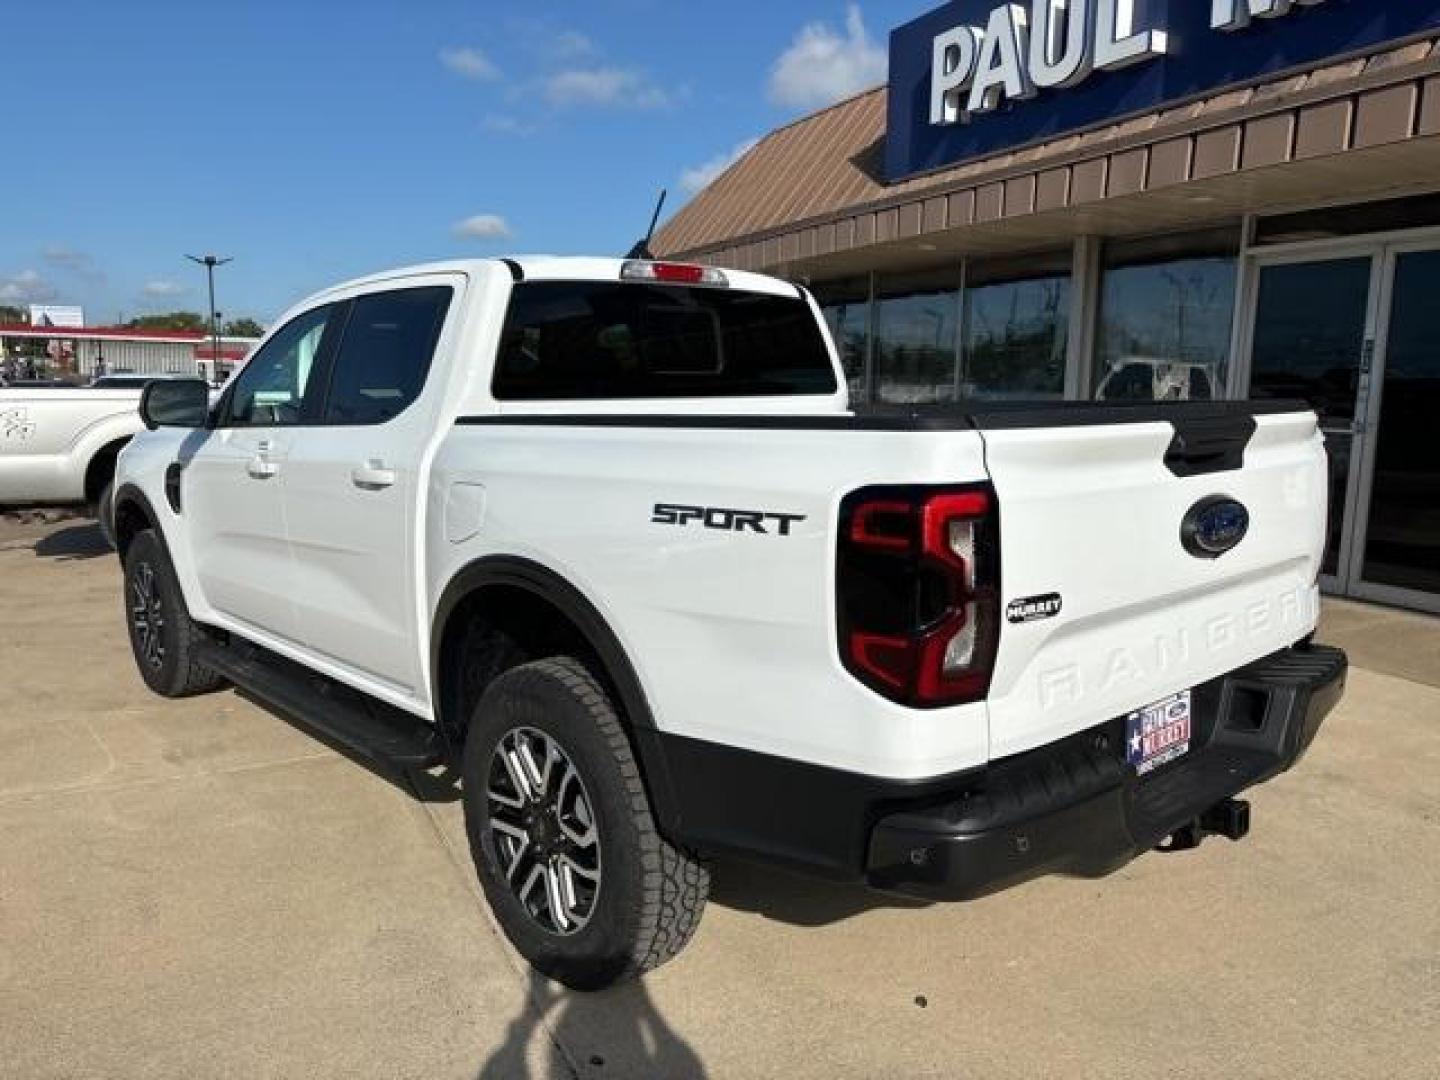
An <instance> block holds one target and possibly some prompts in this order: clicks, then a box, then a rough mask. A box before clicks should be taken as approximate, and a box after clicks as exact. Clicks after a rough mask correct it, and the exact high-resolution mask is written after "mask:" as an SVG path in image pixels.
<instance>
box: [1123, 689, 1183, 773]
mask: <svg viewBox="0 0 1440 1080" xmlns="http://www.w3.org/2000/svg"><path fill="white" fill-rule="evenodd" d="M1189 751H1190V691H1189V690H1182V691H1180V693H1178V694H1172V695H1171V696H1170V697H1167V698H1164V699H1162V700H1160V701H1157V702H1155V703H1154V704H1153V705H1146V706H1145V707H1144V708H1141V709H1136V710H1135V711H1134V712H1132V713H1131V714H1130V715H1129V716H1127V717H1126V718H1125V760H1127V761H1128V762H1129V763H1130V764H1131V765H1133V766H1135V772H1136V773H1137V774H1138V775H1140V776H1144V775H1145V774H1146V773H1148V772H1151V771H1152V770H1154V769H1158V768H1159V767H1160V766H1161V765H1166V764H1169V763H1170V762H1172V761H1174V760H1175V759H1176V758H1179V757H1183V756H1185V754H1187V753H1189Z"/></svg>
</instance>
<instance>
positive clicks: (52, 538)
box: [35, 521, 115, 562]
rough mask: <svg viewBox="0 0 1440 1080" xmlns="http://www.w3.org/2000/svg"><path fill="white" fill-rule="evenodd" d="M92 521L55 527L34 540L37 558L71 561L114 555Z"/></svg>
mask: <svg viewBox="0 0 1440 1080" xmlns="http://www.w3.org/2000/svg"><path fill="white" fill-rule="evenodd" d="M114 554H115V549H114V548H112V547H111V546H110V544H109V543H108V542H107V541H106V539H105V537H104V536H103V535H102V534H101V532H100V526H99V524H98V523H96V522H94V521H86V522H81V523H77V524H75V525H69V526H66V527H65V528H63V529H57V530H56V531H55V532H52V533H47V534H46V535H44V536H42V537H40V539H39V540H37V541H35V557H36V558H37V559H54V560H55V561H56V562H71V561H73V560H76V559H98V558H101V557H102V556H108V555H114Z"/></svg>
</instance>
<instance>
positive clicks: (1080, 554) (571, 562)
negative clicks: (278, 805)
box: [114, 258, 1346, 988]
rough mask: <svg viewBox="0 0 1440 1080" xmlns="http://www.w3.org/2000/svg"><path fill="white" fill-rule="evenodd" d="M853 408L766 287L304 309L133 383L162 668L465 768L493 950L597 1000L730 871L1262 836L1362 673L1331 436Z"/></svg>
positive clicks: (666, 282)
mask: <svg viewBox="0 0 1440 1080" xmlns="http://www.w3.org/2000/svg"><path fill="white" fill-rule="evenodd" d="M844 386H845V382H844V379H843V377H842V373H841V369H840V366H839V363H838V361H837V357H836V354H835V350H834V348H833V345H832V344H831V342H830V340H829V338H828V336H827V335H826V333H825V330H824V325H823V322H822V320H821V317H820V313H819V310H818V309H817V307H816V305H815V302H814V301H813V300H812V299H811V298H810V296H809V295H808V294H807V293H806V292H805V291H804V290H803V289H801V288H798V287H797V286H795V285H793V284H788V283H786V282H783V281H778V280H774V279H771V278H766V277H760V276H756V275H752V274H746V273H739V272H733V271H729V270H724V271H720V270H714V269H708V268H700V267H694V266H686V265H675V264H666V263H656V262H648V261H625V262H621V261H617V260H607V259H556V258H536V259H524V260H493V261H467V262H455V263H444V264H439V265H433V266H427V267H421V268H417V269H411V270H402V271H396V272H393V273H389V274H383V275H379V276H376V277H371V278H367V279H364V280H361V281H355V282H351V283H349V284H346V285H342V286H339V287H337V288H335V289H332V290H330V291H328V292H324V293H321V294H319V295H317V296H314V297H312V298H310V299H309V300H306V301H305V302H304V303H302V304H300V305H299V306H297V307H296V308H294V309H293V310H292V311H291V312H289V313H288V314H287V315H286V316H285V317H284V318H283V319H281V320H279V321H278V322H277V323H276V329H275V330H273V331H272V332H271V333H270V335H269V336H268V337H267V338H266V340H265V341H264V342H263V343H262V344H261V345H260V347H259V349H258V351H257V352H256V353H255V354H254V357H253V359H252V360H251V361H250V363H249V365H248V366H247V367H246V369H245V370H244V371H243V372H242V373H241V374H240V375H238V376H237V377H236V378H235V379H234V380H233V381H232V382H231V384H230V385H229V387H228V388H227V390H226V391H225V393H224V394H223V395H222V396H221V398H220V400H219V401H218V403H216V404H214V405H213V406H212V405H211V404H210V402H209V400H208V398H207V395H206V393H205V388H204V386H203V384H200V383H194V384H186V383H168V384H157V385H154V386H152V387H150V388H149V389H147V391H146V397H145V400H144V402H143V404H142V410H141V411H142V414H143V415H144V417H145V419H146V422H147V424H148V425H149V426H150V427H152V428H153V429H154V430H153V432H151V433H146V434H142V435H141V436H139V437H138V438H136V439H135V440H134V442H132V443H131V444H130V446H129V447H127V448H126V450H125V452H124V453H123V454H122V455H121V459H120V468H119V472H118V476H117V485H116V497H115V506H114V527H115V530H116V537H117V545H118V548H119V552H120V557H121V559H122V560H123V562H124V567H125V597H126V607H125V611H126V619H127V622H128V624H129V628H130V636H131V641H132V644H133V647H134V653H135V658H136V661H137V663H138V665H139V668H140V671H141V674H142V675H143V677H144V679H145V681H146V682H147V683H148V684H149V685H150V686H151V687H152V688H153V689H154V690H156V691H157V692H159V693H161V694H166V695H181V694H188V693H194V692H199V691H202V690H208V689H212V688H215V687H218V686H220V685H222V683H223V682H225V681H231V682H235V683H238V684H241V685H243V686H245V687H246V688H247V689H248V690H249V691H250V692H251V693H253V694H256V695H259V696H260V697H262V698H265V699H268V700H269V701H270V702H272V703H273V704H274V705H276V706H277V707H279V708H280V709H282V710H284V711H286V712H288V713H290V714H292V715H294V716H296V717H298V718H299V719H300V720H301V721H302V722H303V723H306V724H308V725H310V726H312V727H313V728H316V729H319V730H320V731H322V732H324V733H326V734H327V735H328V736H329V737H331V738H332V739H336V740H340V741H342V742H343V743H345V744H348V745H349V746H351V747H353V748H355V749H356V750H357V751H359V752H360V753H363V754H367V755H370V756H372V757H373V758H375V759H377V760H381V761H388V762H391V763H395V764H398V765H401V766H407V767H412V768H414V767H430V766H434V765H437V764H440V763H443V762H453V763H455V764H456V766H457V769H458V772H459V775H460V778H461V783H462V787H463V796H464V805H465V811H466V822H467V828H468V832H469V838H470V843H471V847H472V852H473V855H474V859H475V863H476V867H477V870H478V873H479V877H480V880H481V883H482V885H483V887H484V890H485V892H486V895H487V897H488V899H489V901H490V903H491V905H492V906H493V908H494V910H495V913H496V916H497V918H498V920H499V922H500V924H501V925H502V926H503V927H504V929H505V930H506V932H507V933H508V934H509V936H510V938H511V939H512V941H513V942H514V943H515V945H516V946H517V947H518V948H519V950H520V952H521V953H522V954H523V955H525V956H526V957H527V958H528V959H529V960H530V961H531V963H533V964H534V965H535V966H536V967H538V968H539V969H540V970H542V971H544V972H546V973H547V974H549V975H551V976H553V977H555V978H558V979H560V980H562V981H564V982H565V983H567V984H569V985H571V986H575V987H581V988H595V987H600V986H604V985H607V984H609V983H612V982H614V981H616V980H618V979H622V978H626V977H631V976H634V975H636V974H639V973H641V972H643V971H645V970H647V969H649V968H652V967H654V966H655V965H657V964H660V963H662V962H664V961H665V960H667V959H669V958H670V957H672V956H674V955H675V954H676V953H677V952H678V951H679V950H680V949H681V948H682V947H683V946H684V945H685V943H686V942H687V941H688V940H689V938H690V936H691V934H692V933H693V931H694V930H695V927H696V924H697V922H698V919H699V916H700V912H701V909H702V907H703V905H704V902H705V898H706V894H707V888H708V872H707V868H706V867H707V863H706V857H707V856H710V855H712V854H716V853H721V852H733V853H741V854H744V855H748V856H754V857H760V858H766V859H772V860H776V861H779V862H782V863H785V864H787V865H789V866H791V867H796V868H800V869H803V870H808V871H811V872H813V873H815V874H817V875H821V876H827V877H831V878H836V879H842V880H855V881H863V882H866V883H868V884H870V885H871V886H874V887H876V888H879V889H884V890H892V891H897V892H902V893H909V894H915V895H921V896H928V897H935V898H954V899H964V898H969V897H974V896H978V895H981V894H984V893H987V892H991V891H994V890H996V889H999V888H1003V887H1005V886H1008V885H1011V884H1014V883H1017V882H1020V881H1023V880H1025V879H1027V878H1031V877H1034V876H1036V875H1039V874H1045V873H1055V872H1062V873H1071V874H1080V875H1100V874H1103V873H1106V872H1108V871H1110V870H1112V869H1113V868H1115V867H1116V866H1118V865H1120V864H1121V863H1123V862H1125V861H1126V860H1128V859H1130V858H1132V857H1134V856H1135V855H1137V854H1139V853H1141V852H1144V851H1146V850H1149V849H1151V848H1155V847H1157V846H1166V847H1171V848H1181V847H1187V846H1193V845H1194V844H1196V843H1198V842H1199V841H1200V839H1201V838H1202V837H1204V836H1206V835H1207V834H1212V833H1216V834H1222V835H1225V836H1229V837H1230V838H1232V839H1238V838H1239V837H1241V836H1243V835H1244V833H1245V832H1246V830H1247V828H1248V824H1249V818H1248V807H1247V805H1246V804H1245V803H1243V802H1240V801H1238V800H1236V799H1235V798H1234V796H1235V795H1236V794H1237V793H1239V792H1240V791H1242V790H1243V789H1245V788H1247V787H1249V786H1251V785H1254V784H1256V783H1259V782H1261V781H1263V780H1266V779H1268V778H1270V777H1272V776H1274V775H1275V774H1277V773H1279V772H1280V771H1282V770H1284V769H1286V768H1288V767H1289V766H1290V765H1292V764H1293V763H1294V762H1295V761H1296V760H1297V759H1298V758H1299V756H1300V755H1301V754H1302V753H1303V752H1304V750H1305V749H1306V748H1307V747H1308V746H1309V744H1310V742H1311V740H1312V739H1313V738H1314V736H1315V733H1316V730H1317V729H1318V727H1319V725H1320V723H1321V720H1322V719H1323V718H1324V716H1325V714H1326V713H1327V712H1328V711H1329V710H1330V709H1331V707H1332V706H1333V705H1334V703H1335V702H1336V701H1337V700H1338V698H1339V695H1340V693H1341V690H1342V687H1343V683H1344V676H1345V670H1346V661H1345V657H1344V654H1343V653H1341V652H1339V651H1338V650H1335V649H1331V648H1326V647H1324V646H1320V645H1317V644H1314V643H1313V642H1312V640H1311V639H1312V635H1313V632H1314V630H1315V625H1316V619H1317V616H1318V611H1319V595H1318V592H1317V588H1316V576H1317V574H1318V573H1319V569H1320V558H1321V549H1322V544H1323V540H1324V525H1325V498H1326V473H1325V458H1324V450H1323V449H1322V445H1321V439H1320V434H1319V432H1318V431H1317V429H1316V420H1315V416H1314V415H1313V414H1312V413H1311V412H1309V411H1308V410H1307V409H1306V408H1305V407H1304V406H1301V405H1287V404H1277V403H1273V402H1272V403H1253V402H1252V403H1242V402H1223V403H1198V402H1193V403H1192V402H1177V403H1165V404H1114V405H1110V404H1083V403H1081V404H1068V405H1053V404H1045V405H1033V406H992V405H986V404H982V403H976V404H974V405H973V406H971V407H966V406H963V405H962V406H959V407H954V408H951V409H949V410H947V411H941V412H916V411H913V410H910V411H896V412H889V413H885V412H871V413H856V412H853V411H852V410H851V409H850V407H849V405H848V402H847V398H846V393H845V389H844ZM1257 872H1261V871H1257Z"/></svg>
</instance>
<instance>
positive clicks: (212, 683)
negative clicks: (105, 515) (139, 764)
mask: <svg viewBox="0 0 1440 1080" xmlns="http://www.w3.org/2000/svg"><path fill="white" fill-rule="evenodd" d="M125 623H126V626H127V627H128V628H129V631H130V650H131V652H132V653H133V654H134V656H135V666H136V667H138V668H139V669H140V677H141V678H142V679H144V680H145V685H146V686H148V687H149V688H150V689H151V690H153V691H155V693H157V694H160V695H162V696H164V697H188V696H190V695H191V694H203V693H205V692H207V691H210V690H217V689H219V688H220V687H222V686H224V685H225V680H224V679H223V678H222V677H221V676H220V675H217V674H216V673H215V672H214V671H211V670H210V669H209V668H207V667H205V666H203V665H202V664H200V663H198V662H197V661H196V659H195V654H196V651H197V646H198V645H199V644H200V642H201V641H202V640H203V637H204V632H203V631H202V630H201V629H200V627H199V626H198V625H197V624H196V623H195V622H194V621H193V620H192V619H191V618H190V611H189V609H188V608H187V607H186V606H185V595H184V593H182V592H181V590H180V582H179V580H178V579H177V578H176V577H175V567H174V566H173V565H172V564H171V562H170V554H169V552H167V551H166V550H165V545H164V544H162V543H161V542H160V538H159V537H158V536H157V535H156V534H155V531H154V530H153V529H146V530H145V531H144V532H142V533H140V534H139V535H137V536H136V537H135V538H134V539H133V540H132V541H130V547H129V549H128V550H127V551H126V552H125Z"/></svg>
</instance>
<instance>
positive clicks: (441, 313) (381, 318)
mask: <svg viewBox="0 0 1440 1080" xmlns="http://www.w3.org/2000/svg"><path fill="white" fill-rule="evenodd" d="M453 295H454V289H452V288H450V287H449V286H448V285H440V286H427V287H423V288H416V289H394V290H391V291H389V292H380V293H369V294H367V295H365V296H358V297H356V298H355V299H354V300H353V301H352V302H351V304H350V314H349V317H348V318H347V319H346V320H345V331H344V334H343V335H342V336H341V339H340V345H339V349H338V351H337V352H336V355H335V364H334V371H333V374H332V375H331V378H330V393H329V394H328V395H327V396H326V401H325V418H324V422H325V423H326V424H344V425H363V424H383V423H385V422H386V421H387V420H391V419H393V418H394V417H396V416H399V415H400V414H401V413H402V412H404V411H405V410H406V409H407V408H408V407H409V406H410V403H411V402H413V401H414V400H415V399H416V398H417V397H419V396H420V391H421V390H422V389H424V387H425V377H426V375H427V374H428V373H429V371H430V361H431V359H432V357H433V356H434V354H435V344H436V342H437V341H438V340H439V338H440V329H441V327H442V326H443V325H444V323H445V313H446V312H447V311H448V310H449V307H450V299H451V297H452V296H453Z"/></svg>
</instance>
